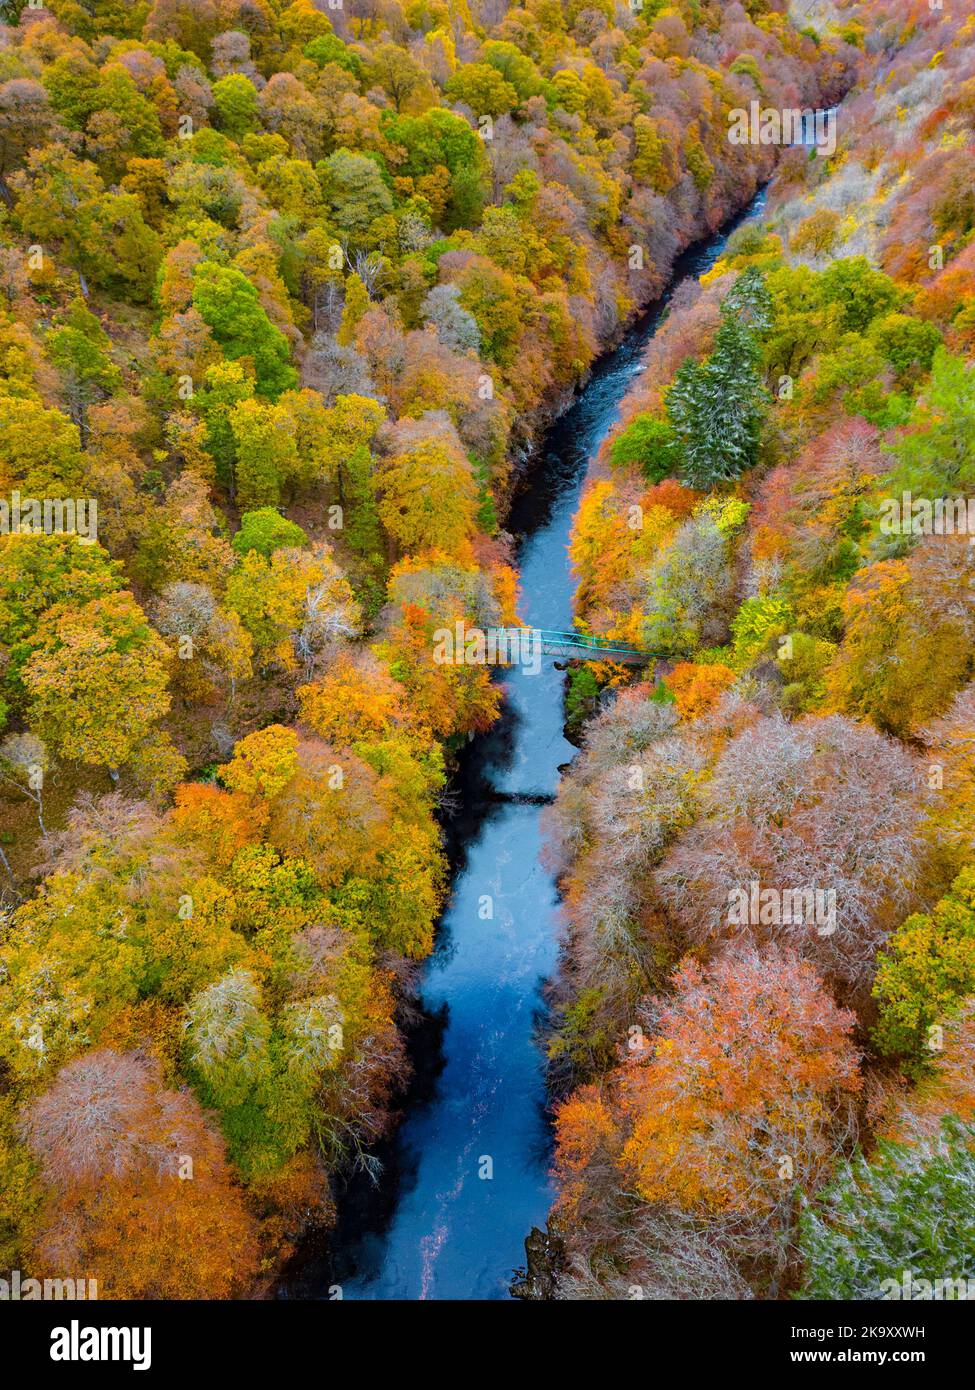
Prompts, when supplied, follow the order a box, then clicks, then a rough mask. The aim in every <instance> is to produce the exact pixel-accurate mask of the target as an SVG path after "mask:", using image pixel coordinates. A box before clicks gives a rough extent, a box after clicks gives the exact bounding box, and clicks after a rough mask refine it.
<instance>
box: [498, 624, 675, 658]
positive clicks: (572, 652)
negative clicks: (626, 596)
mask: <svg viewBox="0 0 975 1390" xmlns="http://www.w3.org/2000/svg"><path fill="white" fill-rule="evenodd" d="M504 631H505V632H506V633H510V634H511V635H512V637H515V635H516V634H517V633H519V632H522V633H524V632H525V631H526V629H525V628H516V627H509V628H506V629H504ZM527 631H529V632H531V633H534V634H536V635H537V636H538V637H539V638H540V639H541V643H542V652H543V654H544V655H545V656H564V657H573V656H574V657H577V658H581V659H582V660H586V659H589V660H597V659H598V658H600V657H602V658H604V659H605V660H607V661H619V662H624V663H625V662H633V663H634V664H637V663H639V664H640V665H642V664H644V663H645V662H647V661H652V660H653V659H654V657H664V656H666V655H667V653H666V652H651V651H646V650H644V649H643V648H641V647H626V646H623V645H622V644H621V643H620V642H617V641H615V640H614V639H613V638H611V637H594V636H592V635H591V634H590V633H588V632H578V631H571V632H565V631H561V630H560V629H558V628H549V627H536V628H528V629H527Z"/></svg>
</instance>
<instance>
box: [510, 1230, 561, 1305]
mask: <svg viewBox="0 0 975 1390" xmlns="http://www.w3.org/2000/svg"><path fill="white" fill-rule="evenodd" d="M525 1256H526V1258H527V1269H526V1270H524V1271H521V1270H519V1271H518V1272H519V1274H520V1275H521V1277H520V1278H518V1279H516V1280H515V1282H514V1283H513V1284H512V1285H511V1295H512V1297H513V1298H523V1299H525V1300H526V1301H528V1302H535V1303H541V1302H544V1301H545V1300H547V1299H551V1298H554V1296H555V1276H556V1274H557V1273H558V1271H559V1270H560V1269H561V1267H562V1264H563V1261H564V1259H565V1247H564V1245H563V1244H562V1241H561V1240H559V1238H558V1236H553V1235H552V1233H551V1232H550V1231H549V1230H544V1231H543V1230H541V1229H540V1228H539V1227H538V1226H533V1227H532V1228H531V1231H530V1232H529V1234H528V1235H527V1236H526V1237H525Z"/></svg>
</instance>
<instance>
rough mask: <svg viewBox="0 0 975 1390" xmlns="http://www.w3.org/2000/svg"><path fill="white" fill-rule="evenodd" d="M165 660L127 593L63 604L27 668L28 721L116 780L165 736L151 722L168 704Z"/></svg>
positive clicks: (44, 626)
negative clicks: (79, 604)
mask: <svg viewBox="0 0 975 1390" xmlns="http://www.w3.org/2000/svg"><path fill="white" fill-rule="evenodd" d="M168 661H169V653H168V651H167V648H166V644H165V642H164V641H163V639H162V638H161V637H160V636H159V634H158V633H157V632H155V631H154V630H153V629H152V628H151V627H150V626H149V623H148V621H147V619H146V615H145V614H144V613H143V611H142V609H141V608H140V607H139V605H138V604H137V603H136V601H135V599H134V598H133V597H132V595H131V594H130V593H125V592H123V593H118V594H106V595H104V596H103V597H101V598H96V599H92V600H91V601H90V602H89V603H86V604H84V605H83V606H82V607H80V608H70V607H68V606H66V605H58V606H57V607H55V608H53V609H51V610H50V611H49V612H48V613H47V614H46V615H45V617H44V619H43V620H42V622H41V625H40V627H39V629H38V633H37V638H36V650H35V651H34V654H33V656H32V657H31V659H30V661H28V663H27V665H26V667H25V668H24V684H25V686H26V687H27V691H28V694H29V696H30V710H29V719H30V723H31V724H32V726H33V727H34V728H36V730H37V732H38V733H39V734H40V735H41V737H42V738H44V739H45V741H46V742H48V743H50V744H51V745H53V746H54V747H56V748H57V749H58V750H59V751H60V752H61V753H62V754H63V755H64V756H65V757H67V758H76V759H78V761H79V762H83V763H87V764H89V766H92V767H106V768H108V770H109V772H110V774H111V775H112V777H113V778H114V777H116V776H117V770H118V768H119V767H121V766H122V765H123V764H124V763H126V762H128V761H129V760H130V759H132V758H133V756H134V755H135V754H137V753H140V754H141V753H142V752H143V751H144V748H145V745H147V744H154V745H159V744H160V742H161V740H162V739H163V736H162V735H160V734H159V733H158V732H157V731H156V729H155V727H154V726H155V724H156V723H157V721H158V720H159V719H160V718H161V717H162V716H163V715H164V714H165V713H166V712H167V710H168V709H169V704H170V699H169V692H168V686H169V673H168V669H167V668H168ZM174 780H175V779H174Z"/></svg>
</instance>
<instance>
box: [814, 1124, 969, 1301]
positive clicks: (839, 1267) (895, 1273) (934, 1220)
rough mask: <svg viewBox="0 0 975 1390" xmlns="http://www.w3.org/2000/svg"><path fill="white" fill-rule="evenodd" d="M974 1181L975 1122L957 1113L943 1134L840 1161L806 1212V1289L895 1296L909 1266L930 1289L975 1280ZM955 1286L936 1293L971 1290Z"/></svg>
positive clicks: (836, 1296)
mask: <svg viewBox="0 0 975 1390" xmlns="http://www.w3.org/2000/svg"><path fill="white" fill-rule="evenodd" d="M973 1184H975V1128H972V1127H971V1126H968V1125H962V1124H960V1123H959V1122H958V1121H947V1122H946V1123H945V1125H944V1128H943V1131H942V1134H941V1136H940V1142H939V1141H938V1140H933V1141H932V1140H921V1141H919V1142H918V1143H917V1144H911V1145H907V1144H895V1143H890V1142H882V1143H881V1144H880V1145H879V1146H878V1153H877V1156H876V1158H875V1159H874V1160H873V1162H871V1163H868V1162H867V1161H866V1159H864V1158H863V1157H861V1156H858V1157H856V1158H855V1159H854V1160H853V1162H852V1163H844V1164H842V1165H841V1167H840V1170H839V1173H838V1174H837V1176H836V1179H835V1180H834V1181H833V1183H832V1184H831V1185H830V1186H829V1187H828V1188H827V1189H826V1190H825V1191H824V1192H823V1193H822V1194H821V1195H820V1196H819V1198H818V1199H817V1200H816V1201H815V1202H813V1203H809V1204H807V1206H806V1209H805V1211H804V1213H803V1216H802V1219H801V1225H800V1230H801V1235H800V1249H801V1252H802V1256H803V1259H804V1261H805V1266H806V1282H805V1285H804V1289H803V1294H802V1296H803V1297H804V1298H817V1299H830V1300H844V1301H845V1300H850V1299H875V1298H883V1297H885V1296H886V1297H890V1296H891V1293H892V1292H893V1290H894V1288H897V1289H900V1290H903V1282H902V1281H903V1279H904V1275H905V1273H906V1274H907V1275H908V1276H909V1277H910V1278H912V1279H914V1280H929V1281H931V1284H932V1287H933V1286H934V1281H936V1280H942V1281H943V1280H945V1279H946V1278H950V1279H952V1280H971V1279H973V1278H975V1205H973V1203H972V1197H971V1194H972V1187H973ZM959 1288H964V1285H958V1284H956V1285H954V1290H955V1291H954V1292H953V1293H952V1292H947V1294H946V1293H945V1292H944V1291H943V1292H942V1294H941V1295H940V1296H941V1297H945V1296H947V1297H949V1298H951V1297H956V1298H957V1297H959V1296H960V1297H966V1296H967V1295H966V1294H965V1293H961V1294H959V1292H958V1290H959ZM942 1289H944V1285H943V1284H942ZM897 1296H898V1297H905V1296H906V1297H912V1296H913V1297H915V1298H918V1297H922V1296H924V1294H923V1293H922V1292H915V1293H914V1294H913V1295H911V1294H910V1293H909V1294H907V1295H905V1294H904V1293H903V1291H902V1292H901V1293H900V1294H898V1295H897ZM926 1296H927V1297H935V1296H937V1295H935V1293H934V1292H933V1291H931V1290H929V1291H928V1293H927V1295H926Z"/></svg>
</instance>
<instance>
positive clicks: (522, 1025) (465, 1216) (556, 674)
mask: <svg viewBox="0 0 975 1390" xmlns="http://www.w3.org/2000/svg"><path fill="white" fill-rule="evenodd" d="M763 200H764V194H763V193H761V192H760V193H759V194H757V195H756V197H755V199H754V200H753V202H752V203H751V205H750V206H749V207H748V208H747V209H746V210H745V211H744V212H743V213H742V214H740V215H739V216H738V217H736V218H735V219H734V220H733V221H732V222H730V223H729V224H728V225H727V226H726V227H724V228H723V229H722V231H721V232H719V233H718V234H716V235H715V236H713V237H710V238H709V239H708V240H707V241H704V242H701V243H699V244H697V245H696V246H694V247H692V248H690V249H689V250H688V251H686V252H685V253H684V254H683V255H682V256H681V257H680V258H679V260H678V261H677V263H676V265H675V267H674V273H673V276H672V278H671V282H670V288H669V290H668V292H667V294H665V295H664V296H663V298H662V299H660V300H659V301H658V302H657V303H655V304H654V305H653V306H652V307H651V308H650V309H649V310H648V311H647V312H646V313H644V314H643V315H642V316H641V318H640V319H639V321H638V322H637V323H636V324H635V325H634V327H633V328H632V329H631V330H630V331H629V332H628V333H627V335H626V337H625V338H624V340H623V342H622V343H621V345H620V346H619V348H617V349H616V350H615V351H613V352H610V353H607V354H606V355H605V356H604V357H603V358H601V359H600V361H599V362H598V363H597V364H596V366H595V368H594V369H593V372H592V375H591V377H590V379H589V381H588V382H587V384H586V386H585V387H584V388H583V389H582V390H581V391H580V392H579V394H578V396H577V397H576V400H575V402H574V403H573V405H572V406H571V407H570V409H569V410H568V411H567V412H566V413H565V414H564V415H562V416H561V417H560V419H559V420H558V421H557V422H556V423H555V424H554V425H553V426H552V427H551V429H549V430H548V432H547V434H546V436H545V439H544V441H543V446H542V449H541V452H540V455H539V458H538V460H537V463H536V465H535V467H534V469H533V471H532V474H531V477H530V478H529V480H528V485H527V486H526V488H525V489H524V490H523V491H522V492H521V493H520V494H519V496H518V497H517V499H516V501H515V504H514V507H513V510H512V513H511V516H510V519H509V521H508V526H509V528H510V529H511V531H512V532H513V533H514V534H515V535H517V536H519V537H521V538H522V539H521V542H520V551H519V570H520V574H521V586H522V600H521V605H520V611H521V615H522V617H523V618H524V620H525V621H526V622H527V623H529V624H531V625H533V626H536V627H543V628H557V629H567V628H571V626H572V597H573V579H572V574H571V571H570V568H569V559H568V541H569V533H570V530H571V527H572V519H573V516H574V514H575V512H576V510H577V508H578V503H579V493H580V491H581V488H582V485H583V481H584V478H585V473H586V465H587V463H588V461H589V459H590V457H591V456H592V455H593V454H594V453H595V451H596V450H597V449H598V448H599V445H600V443H601V442H602V440H603V439H604V438H605V436H606V434H607V432H608V430H609V429H610V428H611V426H612V425H613V424H614V422H615V421H616V419H617V415H618V409H619V405H620V402H621V400H622V399H623V397H624V396H625V394H626V392H627V390H628V388H629V386H630V383H631V381H632V379H633V377H634V376H636V375H637V374H638V373H639V372H640V371H641V355H642V351H643V349H644V347H645V346H646V343H647V342H648V341H649V339H650V338H651V337H652V336H653V334H654V332H655V331H656V329H657V327H658V325H659V323H660V321H661V318H662V316H663V314H664V313H665V310H666V306H667V302H668V299H669V298H670V296H671V295H672V294H673V292H674V290H675V288H676V287H677V285H679V284H680V282H681V281H683V280H685V279H688V278H693V277H697V276H699V275H701V274H702V273H703V272H704V271H706V270H707V269H709V267H710V266H712V265H713V264H714V262H715V260H716V259H717V257H718V256H719V255H720V253H721V250H722V248H723V246H724V244H725V242H726V240H727V237H728V235H729V234H730V232H731V231H732V230H733V229H734V227H735V226H737V225H738V224H739V223H740V222H741V221H742V220H744V218H746V217H748V216H751V215H753V214H754V213H756V212H759V211H760V210H761V207H762V204H763ZM563 682H564V673H563V672H561V671H559V670H558V669H556V667H555V664H554V662H553V661H552V659H551V658H543V660H542V671H541V673H540V674H535V675H532V674H530V673H529V672H527V671H522V670H520V669H518V668H513V669H512V670H511V671H509V672H506V673H505V686H506V689H507V700H506V703H505V713H504V715H503V718H502V719H501V720H500V721H499V723H498V724H497V725H496V726H495V728H493V729H492V730H491V731H490V733H488V734H486V735H484V736H482V737H479V738H476V739H474V740H472V742H471V743H470V744H469V745H468V747H467V749H466V750H465V753H464V756H463V758H462V760H461V766H460V769H459V771H458V774H457V777H456V779H455V791H456V794H457V797H458V811H457V814H456V815H455V816H453V817H452V818H451V820H450V823H449V827H448V849H449V851H450V854H451V860H452V863H453V865H454V874H453V878H452V886H451V894H450V899H449V902H448V905H447V908H446V911H445V913H444V916H443V919H442V922H441V925H440V927H439V929H438V933H437V942H436V948H435V950H434V953H433V955H432V956H431V957H430V959H429V960H428V961H427V962H426V964H425V966H424V971H423V977H422V1006H423V1010H424V1014H425V1021H424V1023H423V1025H422V1026H421V1027H419V1028H418V1029H417V1031H416V1034H415V1036H414V1038H413V1047H412V1050H413V1055H414V1062H415V1065H416V1069H417V1075H416V1080H415V1082H414V1084H413V1086H412V1088H411V1092H410V1095H409V1096H408V1097H407V1101H406V1107H405V1118H404V1120H403V1122H402V1124H401V1125H400V1126H399V1128H398V1130H397V1133H396V1136H395V1138H394V1139H393V1140H392V1141H391V1142H390V1143H389V1144H388V1145H387V1146H385V1147H384V1149H383V1150H382V1151H381V1152H380V1153H379V1155H378V1156H379V1158H380V1159H381V1160H382V1163H383V1174H382V1177H381V1179H380V1183H379V1185H378V1187H376V1186H373V1185H372V1184H371V1183H370V1182H369V1181H368V1180H367V1179H365V1178H362V1177H360V1178H358V1179H356V1180H353V1182H352V1183H351V1184H350V1186H349V1189H348V1191H347V1192H346V1193H345V1195H344V1197H343V1198H342V1199H341V1201H340V1206H339V1222H338V1225H337V1227H336V1229H335V1231H334V1232H333V1233H332V1240H331V1242H330V1251H329V1254H328V1255H327V1256H326V1255H322V1256H320V1257H315V1256H314V1255H312V1256H309V1257H308V1258H305V1259H303V1260H302V1261H301V1264H300V1267H299V1270H298V1271H297V1272H296V1273H295V1274H294V1275H293V1276H292V1277H291V1278H289V1279H287V1280H286V1281H285V1283H284V1285H283V1287H282V1289H281V1296H282V1297H291V1298H316V1297H317V1298H329V1297H337V1296H339V1290H341V1294H340V1296H341V1297H342V1298H345V1299H411V1300H412V1299H421V1298H430V1299H494V1298H506V1297H508V1286H509V1284H510V1282H511V1279H512V1275H513V1271H514V1269H515V1267H516V1266H517V1265H519V1264H522V1263H523V1262H524V1240H525V1236H526V1235H527V1234H528V1232H529V1231H530V1229H531V1228H532V1226H540V1225H543V1224H544V1222H545V1218H546V1215H547V1212H548V1209H549V1207H550V1205H551V1199H552V1191H551V1185H550V1181H549V1175H548V1170H549V1165H550V1161H551V1129H550V1124H549V1121H548V1117H547V1112H546V1087H545V1069H544V1057H543V1054H542V1052H541V1051H540V1049H539V1047H538V1045H537V1031H538V1024H539V1020H540V1017H541V1014H542V1011H543V1008H544V1005H543V997H542V988H543V985H544V982H545V980H546V979H548V978H549V977H551V976H552V975H553V973H554V971H555V968H556V964H557V957H558V935H559V919H558V897H557V891H556V885H555V883H554V881H553V879H552V877H551V875H550V874H549V873H548V872H547V871H546V870H545V869H544V868H543V866H542V863H541V860H540V850H541V833H540V816H541V810H542V807H543V806H544V804H546V802H548V801H550V800H551V798H552V795H553V793H554V792H555V790H556V787H557V786H558V781H559V768H560V766H562V765H563V764H565V763H567V762H569V760H570V759H571V758H572V756H573V753H574V752H575V750H574V748H573V746H572V745H571V744H570V743H568V742H567V741H566V740H565V738H564V737H563V734H562V724H563V709H562V696H563ZM489 914H490V915H489Z"/></svg>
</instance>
